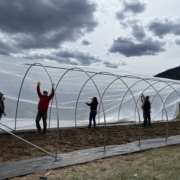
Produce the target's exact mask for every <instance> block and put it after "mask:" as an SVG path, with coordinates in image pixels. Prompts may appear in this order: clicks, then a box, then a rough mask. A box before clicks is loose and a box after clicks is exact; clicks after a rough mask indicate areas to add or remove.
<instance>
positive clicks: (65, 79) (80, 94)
mask: <svg viewBox="0 0 180 180" xmlns="http://www.w3.org/2000/svg"><path fill="white" fill-rule="evenodd" d="M25 63H27V62H26V61H24V62H23V63H22V60H21V61H19V62H18V61H16V62H14V61H12V62H10V61H6V62H5V61H2V60H0V79H1V80H0V82H1V90H0V91H1V92H3V93H4V94H5V97H6V100H5V107H6V113H7V116H6V117H2V120H1V123H3V124H4V125H6V126H7V127H9V128H12V129H15V128H16V129H35V128H36V127H35V118H36V114H37V104H38V101H39V98H38V96H37V92H36V87H37V81H40V82H41V91H43V90H47V91H48V92H49V93H50V92H51V88H52V87H51V81H50V79H49V77H48V75H47V72H46V71H45V70H44V68H43V67H41V66H38V64H36V65H34V66H32V67H31V68H30V70H29V71H28V72H27V69H28V68H29V67H30V65H25ZM32 63H34V62H32ZM43 65H44V66H45V68H46V69H47V71H48V73H49V75H50V77H51V79H52V81H53V82H54V83H55V84H56V87H55V89H56V98H57V103H58V113H59V127H72V126H87V125H88V122H89V120H88V119H89V111H90V110H89V106H87V105H86V104H85V102H90V101H91V98H92V97H93V96H96V97H97V98H98V101H99V106H98V114H97V123H99V124H105V123H120V122H135V123H139V122H141V121H143V117H142V109H141V99H140V95H141V93H144V95H145V96H147V95H148V96H150V101H151V107H152V113H151V119H152V121H162V120H164V121H167V120H173V119H174V118H176V117H177V115H178V112H179V102H180V82H179V81H173V80H169V79H160V78H152V77H147V76H142V75H134V74H132V73H129V72H125V71H122V70H114V69H108V68H106V69H102V68H94V67H72V66H65V65H62V66H57V64H56V63H54V64H53V63H51V64H50V63H49V62H46V63H44V64H43ZM26 73H27V74H26ZM25 75H26V76H25ZM23 78H25V79H24V82H23V84H22V81H23ZM21 84H22V89H21ZM20 90H21V93H20V98H19V104H18V108H17V111H16V107H17V100H18V95H19V92H20ZM49 106H50V107H49V111H48V115H49V117H48V127H50V128H53V127H57V109H56V103H55V98H54V99H53V101H52V104H51V103H50V105H49ZM16 112H17V113H16ZM15 117H16V118H15ZM15 119H16V125H15Z"/></svg>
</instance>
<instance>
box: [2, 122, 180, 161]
mask: <svg viewBox="0 0 180 180" xmlns="http://www.w3.org/2000/svg"><path fill="white" fill-rule="evenodd" d="M166 125H167V124H166V123H164V122H161V123H153V124H152V126H150V127H143V126H142V125H141V126H140V129H141V139H152V138H162V137H164V138H165V137H166ZM104 130H105V128H104V127H97V128H96V129H91V130H88V129H87V128H74V129H72V128H70V129H62V130H60V131H59V151H58V153H65V152H71V151H75V150H82V149H88V148H94V147H100V146H103V145H104ZM106 134H107V137H106V145H119V144H126V143H129V142H133V141H136V140H138V137H139V125H138V124H135V125H113V126H107V127H106ZM17 135H18V136H20V137H22V138H24V139H26V140H28V141H29V142H31V143H34V144H35V145H37V146H39V147H41V148H43V149H45V150H46V151H49V152H50V153H52V154H55V151H56V150H55V146H56V137H57V131H55V130H49V131H47V133H46V135H43V136H38V135H37V132H21V133H17ZM168 135H169V136H173V135H180V121H174V122H169V124H168ZM0 154H1V156H0V163H5V162H10V161H17V160H22V159H29V158H36V157H41V156H46V155H47V154H45V153H44V152H42V151H40V150H38V149H36V148H34V147H32V146H30V145H28V144H26V143H24V142H23V141H21V140H19V139H17V138H15V137H13V136H11V135H8V134H0Z"/></svg>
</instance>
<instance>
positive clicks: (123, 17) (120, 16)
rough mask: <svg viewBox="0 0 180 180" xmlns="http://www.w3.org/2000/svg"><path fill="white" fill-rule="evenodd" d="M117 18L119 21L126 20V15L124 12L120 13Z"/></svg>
mask: <svg viewBox="0 0 180 180" xmlns="http://www.w3.org/2000/svg"><path fill="white" fill-rule="evenodd" d="M116 18H117V19H119V20H124V19H125V13H124V11H120V12H117V13H116Z"/></svg>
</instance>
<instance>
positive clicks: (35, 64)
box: [15, 63, 59, 161]
mask: <svg viewBox="0 0 180 180" xmlns="http://www.w3.org/2000/svg"><path fill="white" fill-rule="evenodd" d="M37 65H38V66H41V67H43V69H44V70H45V71H46V73H47V75H48V77H49V79H50V81H51V84H53V81H52V79H51V76H50V74H49V72H48V71H47V69H46V68H45V67H44V66H43V65H42V64H40V63H34V64H31V65H30V67H29V68H28V69H27V71H26V73H25V75H24V78H23V81H22V83H21V87H20V90H19V95H18V101H17V105H16V114H15V124H16V119H17V112H18V106H19V99H20V94H21V90H22V86H23V84H24V80H25V78H26V75H27V73H28V72H29V70H30V69H31V68H32V66H37ZM54 96H55V100H56V110H57V139H56V157H55V160H56V161H57V154H58V141H59V110H58V102H57V98H56V92H54ZM15 129H16V125H15Z"/></svg>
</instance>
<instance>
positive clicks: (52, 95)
mask: <svg viewBox="0 0 180 180" xmlns="http://www.w3.org/2000/svg"><path fill="white" fill-rule="evenodd" d="M54 86H55V83H53V84H52V91H51V94H50V95H49V96H48V98H49V100H51V99H52V98H53V97H54Z"/></svg>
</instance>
